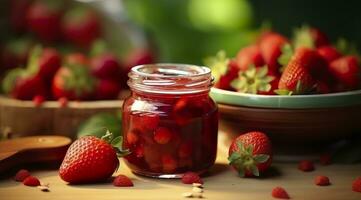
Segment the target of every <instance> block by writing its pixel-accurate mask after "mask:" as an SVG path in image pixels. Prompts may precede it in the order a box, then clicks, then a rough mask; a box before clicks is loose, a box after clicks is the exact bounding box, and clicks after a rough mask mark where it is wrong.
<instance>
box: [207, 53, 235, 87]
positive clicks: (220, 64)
mask: <svg viewBox="0 0 361 200" xmlns="http://www.w3.org/2000/svg"><path fill="white" fill-rule="evenodd" d="M228 63H229V58H227V56H226V52H225V51H224V50H221V51H219V52H218V53H217V54H216V56H213V57H208V58H206V59H205V60H204V64H205V65H206V66H207V67H209V68H210V69H211V71H212V76H213V77H214V82H217V81H218V80H219V78H220V77H221V76H222V75H225V74H226V72H227V69H228Z"/></svg>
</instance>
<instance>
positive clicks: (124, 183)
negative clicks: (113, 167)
mask: <svg viewBox="0 0 361 200" xmlns="http://www.w3.org/2000/svg"><path fill="white" fill-rule="evenodd" d="M113 185H114V186H116V187H133V186H134V185H133V182H132V180H130V178H128V177H127V176H125V175H122V174H121V175H118V176H117V177H115V179H114V180H113Z"/></svg>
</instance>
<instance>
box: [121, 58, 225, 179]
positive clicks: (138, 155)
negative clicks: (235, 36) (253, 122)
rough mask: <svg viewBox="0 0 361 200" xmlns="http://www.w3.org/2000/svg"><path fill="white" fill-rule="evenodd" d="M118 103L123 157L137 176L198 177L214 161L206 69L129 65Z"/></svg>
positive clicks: (214, 114) (213, 116)
mask: <svg viewBox="0 0 361 200" xmlns="http://www.w3.org/2000/svg"><path fill="white" fill-rule="evenodd" d="M128 85H129V87H130V89H131V91H132V94H131V96H130V97H129V98H128V99H126V100H125V102H124V105H123V136H124V146H125V148H128V149H129V150H130V151H131V154H129V155H127V156H126V157H125V162H126V163H127V165H128V166H129V167H130V169H131V170H132V171H133V172H134V173H136V174H140V175H144V176H150V177H159V178H179V177H181V176H182V174H183V173H185V172H187V171H193V172H197V173H203V172H205V171H207V170H208V169H209V168H210V167H211V166H212V165H213V164H214V161H215V159H216V153H217V132H218V109H217V105H216V104H215V103H214V101H213V100H212V99H211V98H210V97H209V90H210V87H211V86H212V76H211V71H210V69H208V68H206V67H199V66H195V65H183V64H151V65H140V66H136V67H133V68H132V70H131V72H130V73H129V80H128Z"/></svg>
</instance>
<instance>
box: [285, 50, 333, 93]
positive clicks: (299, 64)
mask: <svg viewBox="0 0 361 200" xmlns="http://www.w3.org/2000/svg"><path fill="white" fill-rule="evenodd" d="M326 72H327V65H326V62H325V61H324V60H323V59H322V58H321V56H320V55H319V54H318V53H317V52H316V51H315V50H312V49H309V48H303V47H301V48H298V49H297V50H296V52H295V53H294V55H293V56H292V58H291V59H290V61H289V62H288V64H287V66H286V68H285V69H284V71H283V73H282V76H281V79H280V81H279V83H278V88H279V89H280V90H279V91H283V92H285V93H292V94H305V93H308V92H310V91H312V90H313V89H315V88H316V80H318V79H319V78H321V77H322V76H323V75H324V74H326Z"/></svg>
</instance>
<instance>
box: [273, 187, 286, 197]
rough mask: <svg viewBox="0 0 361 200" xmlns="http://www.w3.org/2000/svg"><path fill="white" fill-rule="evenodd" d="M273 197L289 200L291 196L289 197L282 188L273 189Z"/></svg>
mask: <svg viewBox="0 0 361 200" xmlns="http://www.w3.org/2000/svg"><path fill="white" fill-rule="evenodd" d="M272 197H274V198H277V199H289V198H290V196H289V195H288V193H287V191H286V190H285V189H283V188H282V187H275V188H273V189H272Z"/></svg>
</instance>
